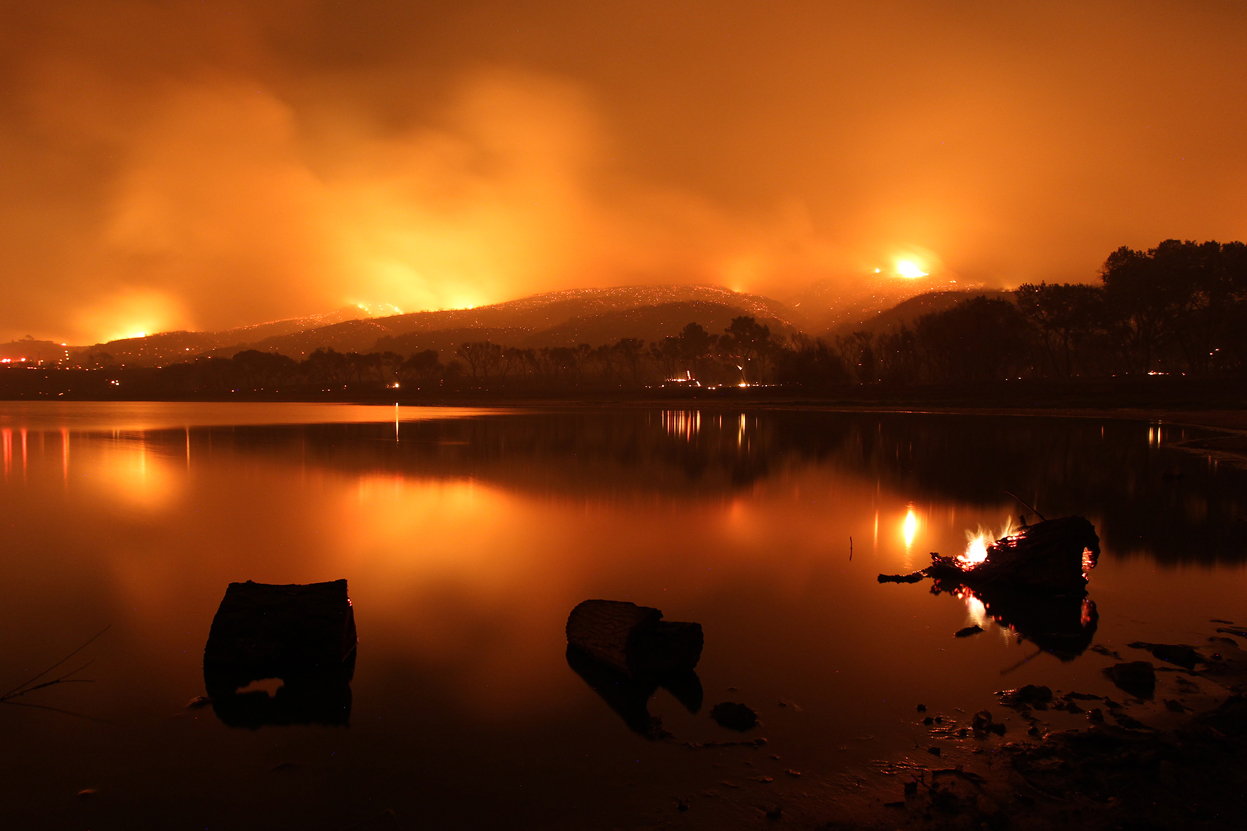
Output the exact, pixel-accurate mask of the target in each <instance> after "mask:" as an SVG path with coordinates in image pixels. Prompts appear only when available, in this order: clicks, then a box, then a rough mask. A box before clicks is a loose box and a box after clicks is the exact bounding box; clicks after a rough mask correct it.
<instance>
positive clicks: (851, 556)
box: [849, 536, 853, 563]
mask: <svg viewBox="0 0 1247 831" xmlns="http://www.w3.org/2000/svg"><path fill="white" fill-rule="evenodd" d="M849 562H850V563H851V562H853V537H851V536H850V537H849Z"/></svg>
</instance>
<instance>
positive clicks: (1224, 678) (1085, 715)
mask: <svg viewBox="0 0 1247 831" xmlns="http://www.w3.org/2000/svg"><path fill="white" fill-rule="evenodd" d="M1206 628H1207V630H1208V633H1209V634H1208V637H1207V639H1206V640H1204V641H1203V642H1201V643H1199V644H1195V645H1191V646H1192V647H1193V649H1194V653H1195V655H1197V656H1198V659H1197V660H1196V662H1195V663H1194V665H1193V666H1189V668H1188V667H1184V666H1178V665H1176V664H1174V663H1172V662H1170V661H1165V660H1161V659H1158V658H1157V657H1156V656H1155V655H1154V654H1152V653H1151V652H1150V651H1149V649H1148V647H1155V646H1157V645H1155V644H1135V645H1133V646H1132V647H1127V648H1120V649H1117V650H1115V649H1111V648H1110V647H1108V646H1105V645H1103V644H1098V643H1097V644H1096V645H1094V646H1093V647H1092V650H1093V651H1095V652H1097V653H1099V654H1101V655H1102V656H1104V657H1105V658H1106V659H1108V660H1109V661H1110V662H1112V663H1113V664H1115V663H1129V664H1133V663H1135V662H1139V661H1144V662H1146V663H1148V664H1149V665H1150V666H1151V667H1152V668H1153V669H1152V672H1154V675H1155V688H1154V691H1152V692H1151V693H1150V694H1146V693H1145V694H1144V695H1143V696H1142V697H1140V696H1138V695H1134V694H1132V692H1130V691H1127V690H1123V689H1120V688H1119V687H1117V688H1116V689H1117V694H1115V695H1114V694H1110V695H1104V694H1097V693H1091V692H1082V691H1079V690H1060V689H1049V688H1043V687H1038V688H1035V687H1027V688H1023V689H1021V690H1014V691H1011V692H1012V694H1010V691H1004V690H1002V691H1001V692H1000V693H997V696H996V697H997V704H996V705H995V706H992V707H990V708H988V709H987V710H986V711H977V712H969V711H963V710H960V709H958V710H954V711H951V712H936V711H934V710H931V711H927V710H926V708H925V706H924V705H922V704H921V703H916V704H915V705H914V719H913V725H914V728H915V737H916V738H915V746H914V747H913V748H911V749H908V750H901V749H897V750H895V751H894V752H892V753H889V754H885V755H884V756H883V758H880V759H877V760H875V761H874V762H872V763H870V764H869V765H867V766H865V767H862V768H858V769H855V770H845V771H840V772H838V773H835V774H828V775H820V774H819V772H817V771H804V772H801V771H794V770H791V769H787V768H786V767H785V762H784V760H783V759H782V758H781V757H780V756H779V755H778V754H776V753H774V752H773V751H774V750H776V749H778V748H776V747H775V746H774V745H773V744H772V745H768V744H767V743H766V741H765V739H763V740H762V742H761V743H759V744H757V745H756V746H754V745H753V743H752V742H741V743H739V746H736V747H730V748H728V747H720V748H718V750H719V753H718V754H717V755H716V756H715V757H714V758H715V759H716V760H717V761H715V762H712V763H711V764H713V766H714V767H715V768H720V769H722V775H723V777H724V778H723V781H722V782H720V783H719V784H718V785H717V786H715V787H712V788H709V789H707V790H705V791H703V792H700V793H695V794H679V795H673V796H672V797H671V799H670V802H669V805H668V806H667V807H666V808H665V809H663V810H660V811H658V812H656V813H655V815H654V816H653V817H652V819H651V821H650V822H648V823H645V824H644V825H642V826H641V827H646V828H689V829H705V828H724V827H732V828H798V829H819V830H820V831H840V829H858V828H861V829H897V828H904V829H916V830H918V831H921V830H923V829H983V828H986V829H992V830H993V831H996V829H1000V830H1001V831H1003V830H1004V829H1020V830H1021V831H1032V830H1033V831H1039V830H1040V829H1051V828H1059V827H1064V828H1079V829H1092V830H1093V831H1109V829H1168V828H1197V829H1210V830H1211V829H1237V828H1242V827H1243V824H1244V821H1245V819H1247V697H1245V693H1247V651H1244V650H1243V649H1242V645H1243V644H1244V642H1245V641H1247V639H1245V638H1244V637H1243V636H1244V635H1247V630H1243V629H1241V628H1240V627H1237V626H1235V625H1233V624H1230V623H1229V622H1228V621H1224V620H1213V621H1210V622H1209V623H1208V624H1207V627H1206ZM1227 630H1229V632H1233V633H1234V634H1229V633H1227ZM1239 632H1242V634H1238V633H1239ZM1161 654H1170V653H1167V652H1166V651H1165V650H1161ZM1179 654H1181V652H1179ZM1170 656H1171V657H1172V655H1171V654H1170ZM1179 660H1182V661H1183V662H1184V663H1189V659H1186V660H1183V659H1181V658H1180V659H1179ZM1110 665H1112V664H1110ZM1136 691H1137V690H1136ZM759 738H760V737H759ZM755 741H756V740H755ZM705 750H706V748H703V747H701V746H693V745H690V752H705Z"/></svg>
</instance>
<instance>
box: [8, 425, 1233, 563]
mask: <svg viewBox="0 0 1247 831" xmlns="http://www.w3.org/2000/svg"><path fill="white" fill-rule="evenodd" d="M409 409H413V408H409ZM654 416H656V417H654ZM401 427H402V430H401V441H397V442H396V441H394V439H395V437H396V427H395V426H393V425H391V426H388V427H386V426H384V425H382V424H368V423H352V424H310V425H309V424H303V425H285V426H269V425H252V426H237V427H229V428H220V427H200V428H195V427H184V428H180V429H178V430H177V431H176V433H174V432H172V431H146V432H118V433H116V434H115V435H114V436H113V443H112V448H111V450H112V451H114V452H112V453H111V458H110V460H109V461H108V463H107V464H106V465H105V467H104V469H103V471H102V473H103V475H104V476H105V478H106V480H107V481H106V482H103V483H102V484H104V485H105V486H106V487H107V488H113V489H115V490H116V494H117V495H118V496H120V497H121V498H123V499H125V500H127V501H129V502H131V503H133V504H135V505H136V506H147V507H148V508H151V507H154V506H157V505H159V504H160V503H161V502H162V501H163V500H166V499H168V498H169V494H170V493H171V492H172V491H173V489H175V488H176V482H177V479H176V477H173V476H171V475H170V474H171V469H170V467H169V464H168V462H169V461H170V459H171V457H174V456H175V455H176V457H177V458H178V459H179V464H180V465H181V466H182V467H183V468H185V469H187V470H189V469H191V468H193V467H194V466H195V465H196V463H197V462H198V461H208V460H210V459H211V457H212V456H213V454H218V455H220V454H230V453H238V452H243V453H247V454H258V455H263V456H267V457H273V458H278V459H281V458H284V459H288V460H297V463H298V464H299V465H300V466H302V468H303V469H305V470H306V469H307V466H308V465H312V466H314V467H315V468H317V469H333V470H340V471H343V472H351V471H356V472H358V473H360V474H364V475H368V476H373V477H381V478H384V477H387V476H397V477H410V476H419V477H442V478H450V479H458V478H471V479H473V480H475V481H480V482H484V483H489V484H493V485H497V486H501V487H504V488H512V487H518V488H523V489H527V488H529V487H530V486H531V484H532V477H531V471H532V470H534V468H535V467H536V468H540V469H541V470H542V471H543V474H542V477H541V483H542V484H541V487H543V488H544V489H545V490H546V491H547V492H549V493H551V494H555V493H557V494H561V495H564V496H569V497H573V498H576V497H579V498H588V499H593V498H599V497H605V498H621V497H623V498H627V497H631V496H636V495H640V494H649V495H652V496H661V497H670V496H675V497H677V498H700V497H705V496H713V495H716V494H718V495H722V496H730V495H732V494H734V493H736V492H739V491H742V490H751V489H754V488H755V487H756V486H757V485H759V484H760V483H763V482H766V481H767V480H769V479H773V478H775V477H777V476H780V475H783V474H784V472H785V471H791V470H793V469H794V468H796V467H801V466H814V467H818V468H823V469H827V470H834V471H836V473H837V474H838V475H841V476H845V477H849V478H851V479H854V480H856V481H857V482H858V483H859V484H858V485H855V486H856V487H860V485H861V484H864V483H865V482H869V483H871V484H872V485H874V488H873V489H874V491H875V492H876V496H878V494H880V493H881V492H884V491H887V492H891V493H892V494H895V495H903V496H907V497H908V500H907V501H909V505H908V506H907V507H906V508H904V511H905V513H904V518H903V522H902V525H901V538H902V540H903V542H904V545H905V548H906V550H907V551H909V552H910V553H912V550H913V547H914V545H915V544H916V542H917V539H918V537H919V535H920V534H926V533H927V531H926V530H924V529H925V526H926V523H927V522H928V521H930V520H931V517H926V518H925V519H924V515H923V514H922V513H921V512H920V511H919V510H918V508H917V507H915V506H916V505H919V504H923V503H930V504H934V503H943V504H949V505H950V510H949V516H950V521H949V522H948V523H947V524H948V527H949V529H951V528H953V527H954V523H953V522H952V520H951V517H953V516H955V512H956V508H957V505H963V506H968V507H971V508H973V509H974V510H975V511H976V512H977V513H979V514H984V513H985V515H986V517H987V518H988V520H989V522H991V523H999V522H1000V521H1001V520H1003V519H1005V518H1007V517H1009V516H1011V515H1012V513H1013V506H1012V505H1011V501H1012V500H1011V499H1010V498H1009V497H1007V496H1005V495H1004V494H1005V491H1012V492H1014V493H1019V494H1022V495H1024V496H1025V497H1026V498H1027V499H1028V500H1031V501H1032V502H1033V504H1037V507H1039V509H1040V510H1042V511H1044V512H1045V513H1047V514H1048V515H1054V514H1057V515H1059V514H1062V513H1079V514H1084V515H1087V516H1090V517H1092V518H1093V520H1094V521H1095V523H1096V525H1097V527H1098V528H1099V529H1100V533H1101V536H1102V538H1103V539H1104V541H1105V545H1106V547H1107V548H1108V549H1109V550H1110V551H1112V552H1114V553H1116V554H1117V555H1125V554H1133V553H1139V554H1148V555H1151V556H1155V557H1156V558H1157V559H1158V560H1161V561H1187V560H1201V561H1230V562H1242V561H1244V560H1245V559H1247V547H1245V546H1244V545H1243V543H1242V537H1241V534H1240V533H1239V528H1240V525H1241V523H1242V522H1243V521H1247V488H1244V487H1242V486H1243V484H1245V482H1244V478H1245V477H1244V474H1243V472H1242V471H1240V470H1237V469H1233V468H1230V467H1228V466H1224V465H1222V466H1220V467H1218V466H1215V465H1210V464H1209V463H1208V461H1206V460H1204V459H1201V458H1200V457H1198V456H1196V455H1194V454H1187V453H1183V452H1180V451H1178V450H1174V449H1171V447H1170V446H1169V445H1167V444H1158V442H1160V441H1161V439H1162V438H1163V440H1164V441H1165V442H1170V441H1176V440H1179V439H1183V438H1189V437H1190V436H1191V435H1194V431H1191V430H1183V431H1179V430H1177V428H1169V429H1166V430H1164V431H1163V432H1162V430H1161V428H1159V427H1155V426H1153V427H1146V428H1140V427H1139V426H1138V425H1132V424H1129V423H1100V422H1094V421H1085V422H1084V421H1075V420H1043V419H992V418H986V417H960V418H952V417H941V416H916V415H910V416H900V415H878V414H835V413H811V412H771V413H766V414H765V415H756V416H748V417H747V416H746V415H745V414H743V413H737V414H727V415H723V416H716V417H714V418H711V417H707V416H703V415H702V414H701V413H700V412H698V411H690V410H665V411H660V412H658V413H656V414H653V415H650V414H644V413H581V414H540V415H533V414H525V415H509V416H499V417H482V418H465V419H458V420H420V421H403V422H402V425H401ZM1173 433H1177V435H1172V434H1173ZM387 434H388V435H387ZM673 437H674V438H678V439H679V441H677V442H671V441H670V440H669V439H670V438H673ZM0 438H2V441H3V470H4V476H5V478H6V479H8V478H10V477H12V476H13V475H14V471H15V470H16V469H17V467H19V466H20V468H21V469H22V470H23V471H24V470H26V469H27V468H28V466H29V460H28V456H29V454H30V453H31V452H32V449H33V448H37V452H38V453H39V454H40V455H41V456H42V455H43V454H44V453H46V452H47V451H46V450H45V447H47V448H49V449H51V450H52V451H53V452H54V451H55V449H56V445H57V443H59V448H60V451H61V477H62V479H63V480H64V481H65V482H66V485H67V486H68V482H69V480H70V478H71V476H70V465H71V459H72V457H73V454H72V453H71V445H72V442H73V441H74V434H72V433H71V432H70V431H69V430H67V429H63V428H62V429H59V430H55V431H28V430H25V429H23V430H21V431H20V432H19V431H18V430H14V429H13V428H8V427H5V428H3V430H2V431H0ZM382 439H388V441H382ZM878 509H879V502H878V499H876V503H875V505H873V506H872V513H873V511H875V510H878ZM1158 516H1165V517H1166V522H1164V523H1157V522H1155V518H1156V517H1158ZM870 519H871V520H875V518H874V517H873V516H872V517H871V518H870ZM941 522H942V520H941ZM1143 529H1146V531H1147V533H1146V535H1145V534H1144V533H1143ZM931 530H934V529H931ZM861 531H862V532H863V536H864V535H865V533H872V537H873V539H874V540H875V547H876V548H877V547H878V545H879V543H878V529H877V527H875V528H873V529H871V528H869V527H867V528H862V529H861ZM937 537H942V532H941V533H938V534H934V535H933V537H932V539H931V540H930V542H931V543H932V544H935V543H936V542H937V539H936V538H937ZM1144 537H1146V544H1144V543H1143V542H1142V540H1143V538H1144ZM945 553H952V551H951V550H950V551H947V552H945Z"/></svg>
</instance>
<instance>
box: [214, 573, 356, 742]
mask: <svg viewBox="0 0 1247 831" xmlns="http://www.w3.org/2000/svg"><path fill="white" fill-rule="evenodd" d="M355 647H356V636H355V614H354V611H353V610H352V608H351V600H350V598H349V597H348V595H347V588H346V581H345V580H336V581H334V582H331V583H311V584H309V585H269V584H265V583H253V582H251V581H247V582H246V583H230V584H229V588H227V589H226V591H225V597H224V599H222V600H221V605H220V607H219V608H218V609H217V613H216V616H215V617H214V618H213V619H212V629H211V630H210V632H209V634H208V643H207V645H206V646H205V647H204V684H205V686H206V687H207V690H208V695H209V697H210V698H211V699H212V705H213V709H214V711H215V712H216V713H217V715H218V716H219V717H220V718H221V719H222V721H224V722H226V723H227V724H230V725H232V726H240V727H258V726H260V725H261V724H308V723H325V724H345V723H346V720H347V718H348V717H349V714H350V686H349V685H350V681H351V677H352V675H353V674H354V668H355ZM266 678H280V679H281V680H282V682H283V686H282V687H281V688H279V689H278V691H277V693H276V695H275V696H273V697H271V698H270V696H269V695H268V694H267V693H264V692H262V691H257V692H246V693H242V694H238V692H237V691H238V690H239V688H241V687H245V686H247V685H248V684H250V683H251V682H253V681H260V680H263V679H266Z"/></svg>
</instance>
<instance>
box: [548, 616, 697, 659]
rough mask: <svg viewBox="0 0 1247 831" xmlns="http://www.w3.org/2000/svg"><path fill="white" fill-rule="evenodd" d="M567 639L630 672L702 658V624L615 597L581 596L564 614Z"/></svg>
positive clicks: (578, 647)
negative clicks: (667, 618) (667, 617)
mask: <svg viewBox="0 0 1247 831" xmlns="http://www.w3.org/2000/svg"><path fill="white" fill-rule="evenodd" d="M567 642H568V644H570V645H571V646H573V647H575V648H577V649H579V650H580V651H581V652H584V653H585V654H586V655H588V656H590V657H592V658H595V659H597V660H598V661H601V662H603V663H605V664H607V665H608V666H611V667H614V668H615V669H617V670H619V671H620V672H623V673H625V674H627V675H630V676H660V675H665V674H668V673H673V672H679V671H682V670H691V669H693V668H695V667H696V666H697V662H698V660H700V659H701V649H702V645H703V636H702V631H701V624H699V623H683V622H675V621H665V620H662V612H660V611H658V610H657V609H653V608H650V607H648V606H638V605H636V604H635V603H628V602H626V601H619V600H586V601H584V602H583V603H581V604H580V605H578V606H577V607H576V608H575V609H572V613H571V615H569V616H568V618H567Z"/></svg>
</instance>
